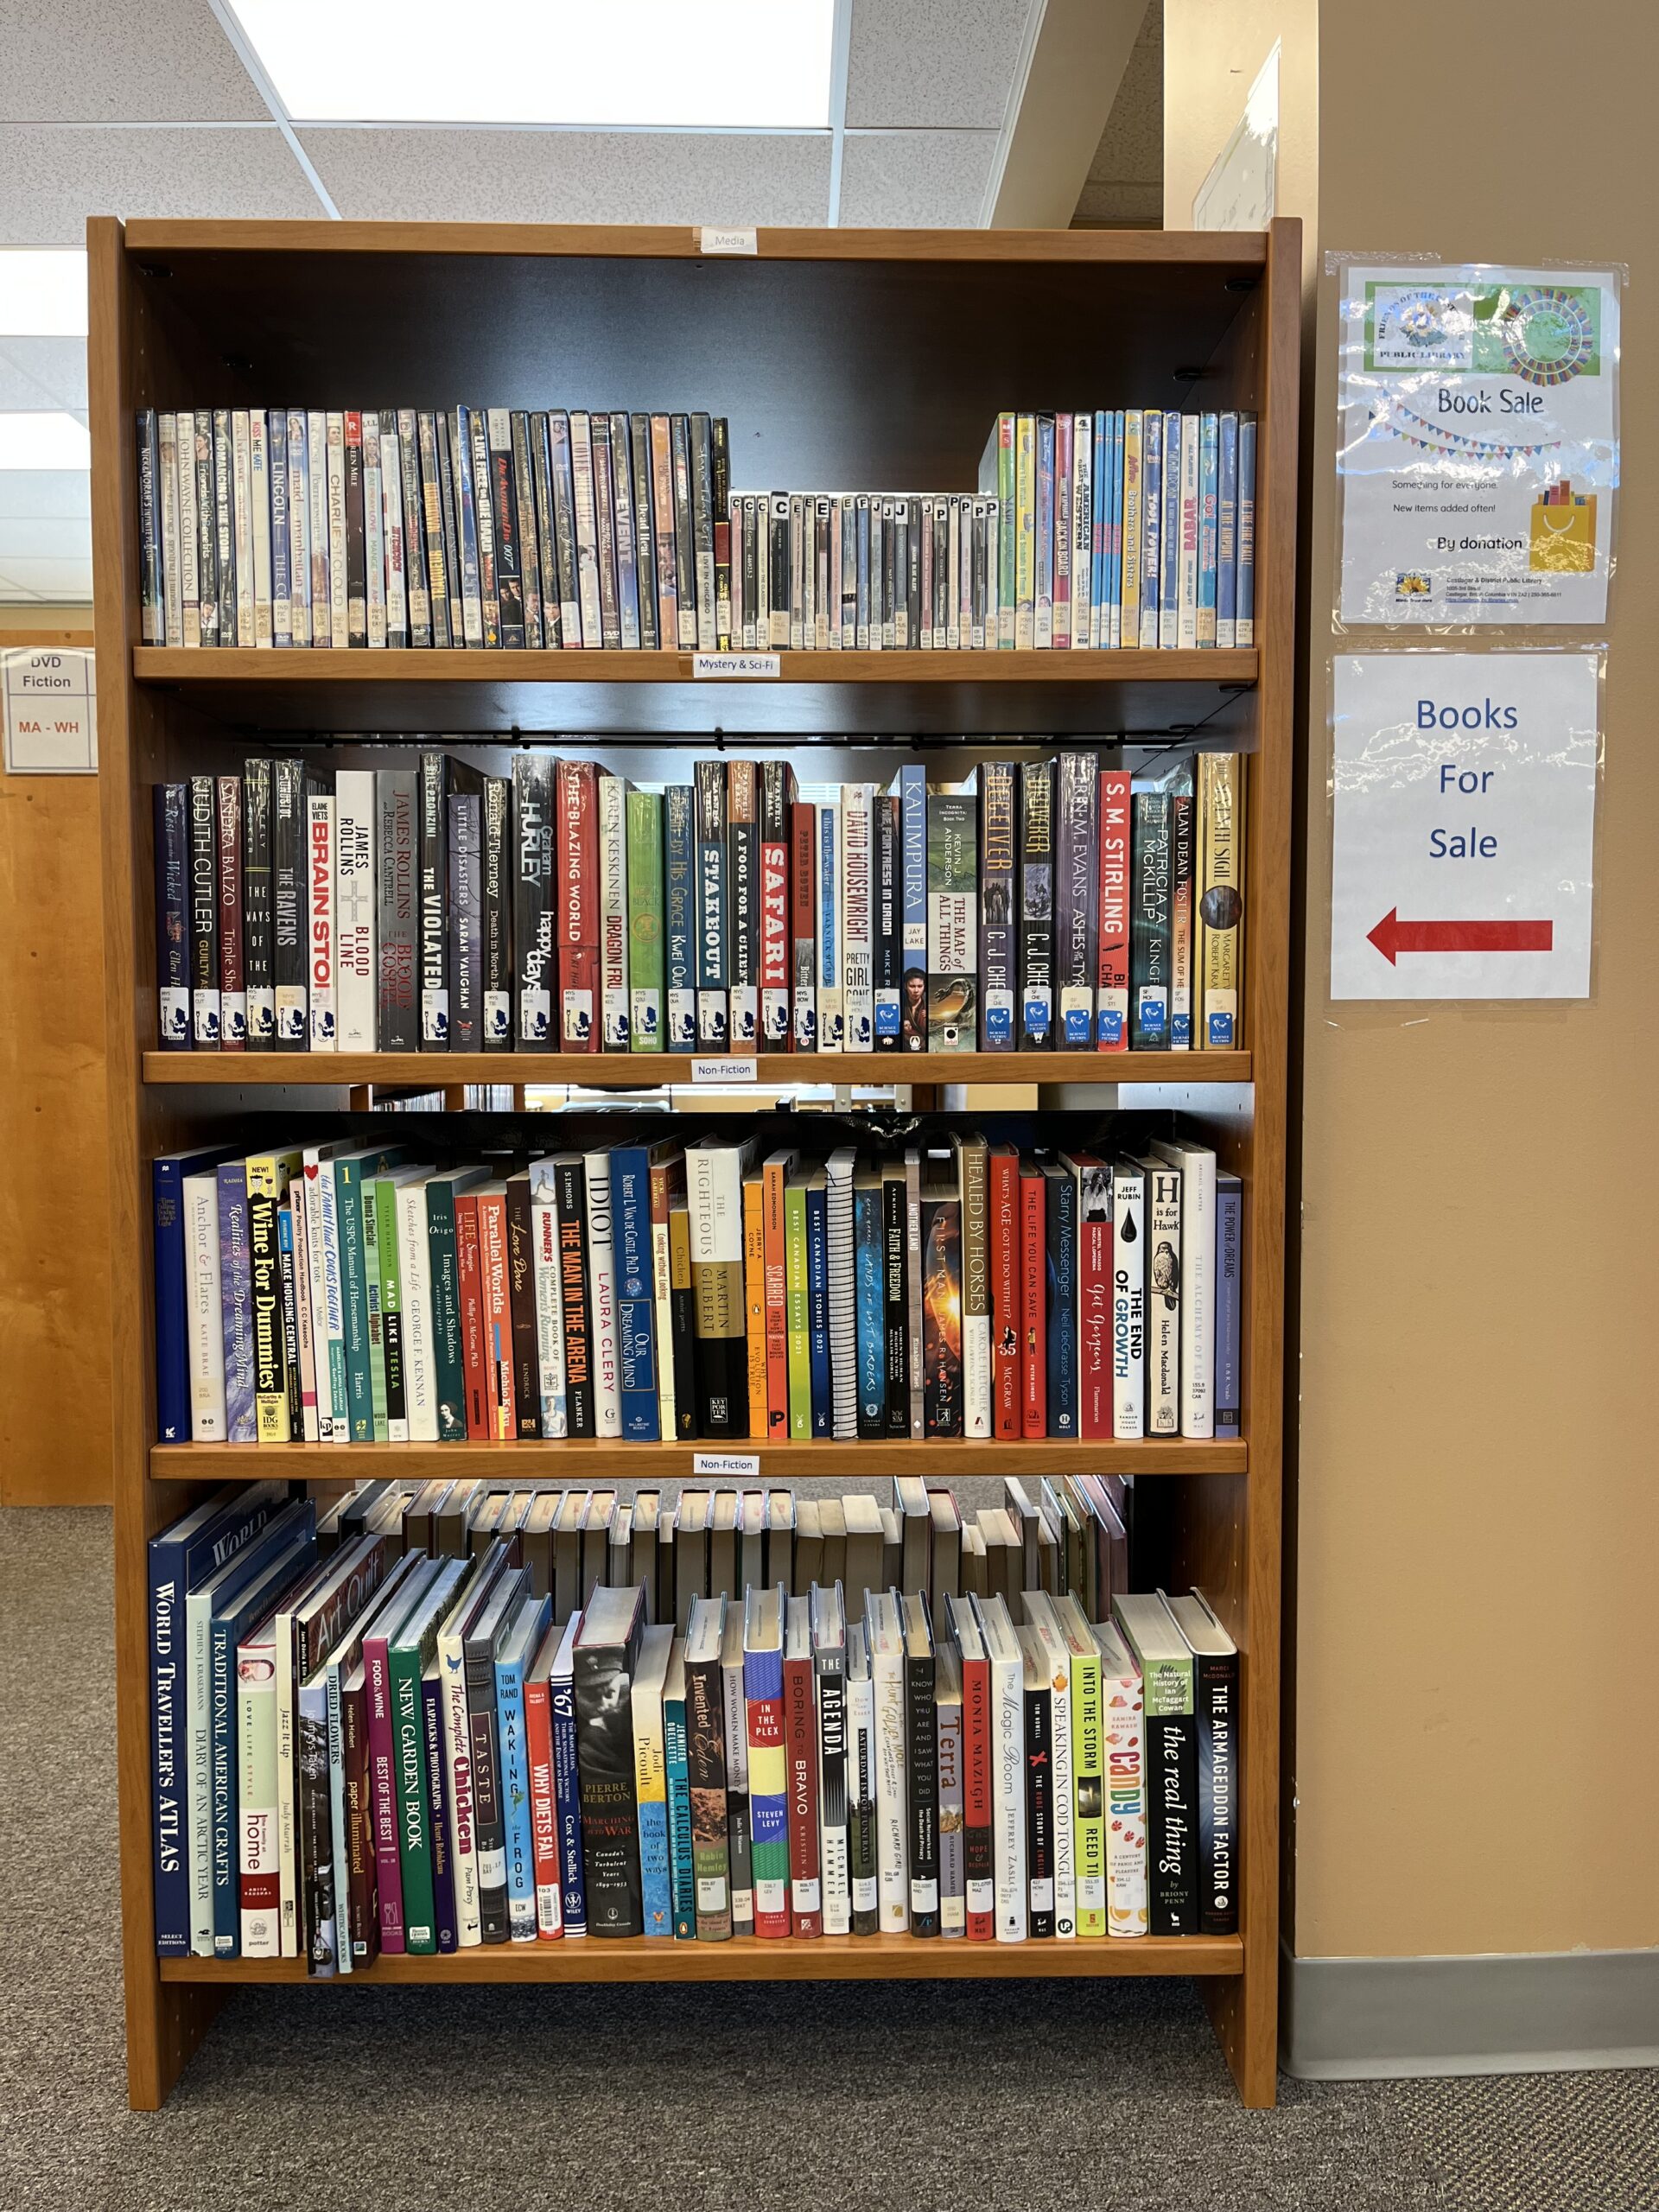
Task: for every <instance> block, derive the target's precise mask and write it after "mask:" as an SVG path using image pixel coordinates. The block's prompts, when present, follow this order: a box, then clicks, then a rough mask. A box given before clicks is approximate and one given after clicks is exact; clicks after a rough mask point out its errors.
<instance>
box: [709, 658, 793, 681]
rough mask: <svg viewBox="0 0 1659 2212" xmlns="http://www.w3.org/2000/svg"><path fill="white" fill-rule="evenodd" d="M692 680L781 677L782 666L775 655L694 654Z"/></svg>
mask: <svg viewBox="0 0 1659 2212" xmlns="http://www.w3.org/2000/svg"><path fill="white" fill-rule="evenodd" d="M691 674H692V677H693V679H694V680H695V679H696V678H698V677H710V676H713V677H732V676H750V677H753V676H761V677H764V676H781V675H782V674H783V664H782V662H781V661H780V660H779V657H778V655H777V654H776V653H696V654H694V655H693V657H692V661H691Z"/></svg>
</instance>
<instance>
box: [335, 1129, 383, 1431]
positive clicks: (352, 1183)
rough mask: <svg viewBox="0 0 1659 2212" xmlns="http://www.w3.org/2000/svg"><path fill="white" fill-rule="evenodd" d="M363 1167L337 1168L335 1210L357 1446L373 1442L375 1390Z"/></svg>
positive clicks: (350, 1411)
mask: <svg viewBox="0 0 1659 2212" xmlns="http://www.w3.org/2000/svg"><path fill="white" fill-rule="evenodd" d="M361 1170H362V1163H361V1162H360V1161H359V1160H336V1161H335V1163H334V1210H335V1218H336V1220H337V1221H338V1223H339V1224H340V1302H341V1305H342V1306H343V1308H344V1313H345V1338H346V1341H345V1352H346V1417H347V1419H348V1420H349V1421H350V1423H351V1427H350V1430H349V1433H350V1436H351V1440H352V1441H353V1444H371V1443H372V1442H373V1440H374V1390H373V1383H372V1378H371V1376H370V1373H369V1300H368V1281H367V1278H366V1277H365V1274H364V1272H363V1187H362V1173H361Z"/></svg>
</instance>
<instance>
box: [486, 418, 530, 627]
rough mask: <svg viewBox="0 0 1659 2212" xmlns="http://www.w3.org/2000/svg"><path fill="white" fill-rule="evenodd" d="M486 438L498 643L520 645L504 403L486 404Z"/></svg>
mask: <svg viewBox="0 0 1659 2212" xmlns="http://www.w3.org/2000/svg"><path fill="white" fill-rule="evenodd" d="M485 420H486V426H487V435H488V438H489V455H490V473H489V486H490V511H491V518H492V520H493V523H494V524H495V594H496V605H497V607H498V608H499V615H500V623H501V643H502V645H504V646H519V647H522V645H524V564H523V561H522V559H521V557H520V553H519V539H518V498H517V494H516V492H515V490H514V483H513V466H512V416H511V414H510V413H509V412H508V410H506V409H505V407H492V408H490V409H489V410H487V412H486V417H485Z"/></svg>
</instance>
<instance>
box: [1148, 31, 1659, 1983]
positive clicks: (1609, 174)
mask: <svg viewBox="0 0 1659 2212" xmlns="http://www.w3.org/2000/svg"><path fill="white" fill-rule="evenodd" d="M1315 16H1317V17H1318V19H1319V20H1318V23H1317V26H1316V25H1315V23H1314V20H1313V19H1314V17H1315ZM1384 27H1386V35H1379V34H1380V33H1382V32H1383V29H1384ZM1316 29H1317V39H1318V55H1317V68H1316V65H1315V59H1314V51H1313V41H1314V37H1315V34H1316ZM1275 33H1277V34H1279V35H1282V37H1283V39H1284V42H1285V79H1284V82H1285V102H1284V104H1285V109H1286V116H1285V124H1284V132H1285V137H1284V146H1283V153H1284V156H1285V158H1284V159H1283V161H1282V162H1281V172H1280V212H1281V213H1285V214H1300V215H1302V216H1303V217H1304V219H1305V220H1306V221H1307V222H1308V224H1309V227H1310V255H1309V260H1310V264H1312V265H1313V267H1319V268H1322V265H1323V260H1324V254H1325V251H1326V250H1327V249H1332V248H1334V249H1347V250H1355V249H1358V250H1361V251H1369V252H1383V251H1388V252H1407V251H1423V252H1433V253H1436V254H1440V255H1443V256H1444V257H1446V258H1448V259H1455V258H1460V257H1478V258H1480V259H1483V260H1491V261H1499V262H1502V261H1505V260H1509V261H1514V262H1523V263H1524V262H1536V261H1540V260H1545V261H1547V260H1550V259H1560V260H1577V261H1592V262H1598V263H1600V264H1605V263H1606V262H1607V261H1609V260H1615V261H1624V262H1626V263H1628V264H1629V265H1630V290H1629V293H1628V296H1627V299H1626V304H1625V321H1624V423H1623V429H1624V476H1625V480H1626V484H1627V486H1628V488H1627V489H1626V490H1625V491H1624V493H1623V494H1622V498H1621V505H1620V510H1619V514H1618V549H1617V550H1618V581H1617V583H1616V586H1615V590H1614V601H1613V606H1614V616H1615V619H1614V620H1613V621H1612V622H1611V624H1610V625H1609V626H1608V627H1607V630H1606V633H1605V634H1606V637H1607V639H1608V641H1609V643H1610V645H1611V653H1610V658H1609V664H1608V678H1607V683H1606V687H1605V751H1606V773H1605V787H1604V791H1603V795H1602V806H1601V819H1600V824H1599V840H1598V847H1597V874H1598V883H1597V893H1596V906H1597V912H1596V952H1595V969H1594V996H1593V998H1592V1000H1591V1001H1590V1002H1589V1003H1588V1004H1586V1005H1581V1006H1572V1007H1554V1008H1543V1007H1539V1008H1529V1007H1510V1008H1507V1009H1491V1010H1489V1009H1484V1008H1481V1007H1462V1008H1456V1007H1452V1008H1437V1007H1419V1008H1413V1007H1404V1008H1402V1007H1385V1006H1379V1007H1376V1008H1374V1009H1373V1008H1366V1007H1354V1006H1351V1005H1344V1006H1342V1007H1332V1005H1331V1003H1330V1002H1329V1001H1328V999H1327V996H1326V983H1327V972H1328V937H1329V911H1330V902H1329V880H1330V845H1329V836H1328V828H1327V818H1326V799H1325V762H1326V760H1327V757H1328V753H1327V740H1326V736H1325V724H1324V707H1323V702H1324V700H1325V683H1326V671H1327V667H1328V660H1329V653H1330V648H1331V643H1332V640H1331V635H1330V631H1329V625H1328V618H1327V617H1326V616H1325V614H1324V613H1323V612H1321V613H1319V617H1318V618H1317V619H1316V620H1313V625H1312V637H1311V639H1310V643H1309V647H1308V692H1309V696H1310V697H1311V698H1312V699H1313V701H1314V702H1315V709H1316V710H1315V713H1314V715H1313V718H1312V737H1311V747H1312V749H1311V753H1310V760H1311V762H1312V768H1313V772H1311V773H1310V776H1309V778H1308V784H1309V794H1308V803H1307V809H1306V840H1305V845H1304V851H1303V866H1304V869H1305V883H1306V977H1305V980H1306V1018H1305V1033H1304V1096H1303V1116H1304V1132H1303V1147H1304V1151H1303V1192H1302V1196H1303V1214H1302V1224H1301V1298H1300V1370H1301V1405H1300V1478H1299V1489H1300V1496H1299V1500H1298V1512H1297V1525H1298V1538H1297V1554H1298V1556H1297V1562H1296V1568H1295V1572H1296V1577H1297V1587H1296V1590H1295V1592H1294V1599H1293V1600H1292V1607H1293V1611H1294V1625H1295V1643H1296V1656H1295V1666H1296V1688H1295V1698H1294V1738H1293V1739H1292V1740H1291V1741H1290V1742H1289V1743H1288V1744H1287V1762H1288V1763H1289V1771H1290V1774H1291V1777H1292V1780H1293V1783H1294V1796H1295V1799H1296V1812H1295V1816H1294V1827H1293V1828H1292V1830H1291V1831H1290V1834H1291V1840H1292V1844H1293V1848H1294V1854H1295V1855H1294V1912H1293V1915H1292V1916H1291V1918H1290V1919H1289V1920H1288V1921H1287V1933H1288V1934H1289V1935H1290V1936H1291V1938H1292V1941H1293V1945H1294V1949H1295V1950H1296V1952H1297V1953H1298V1954H1299V1955H1301V1956H1303V1957H1340V1956H1364V1955H1375V1956H1404V1955H1414V1954H1435V1953H1440V1954H1452V1955H1466V1954H1472V1953H1480V1952H1527V1951H1566V1950H1570V1949H1573V1948H1576V1947H1580V1946H1582V1947H1585V1948H1590V1949H1624V1948H1641V1947H1646V1946H1651V1945H1655V1944H1659V1884H1656V1881H1655V1878H1654V1877H1655V1868H1656V1863H1659V1859H1656V1848H1655V1842H1654V1839H1655V1836H1656V1834H1659V1729H1656V1727H1655V1726H1654V1722H1653V1709H1654V1702H1655V1693H1656V1689H1659V1603H1656V1596H1655V1586H1656V1567H1659V1440H1656V1423H1655V1419H1654V1409H1653V1406H1652V1403H1651V1402H1650V1400H1649V1395H1648V1385H1649V1377H1650V1376H1651V1374H1652V1373H1653V1371H1654V1370H1655V1367H1656V1351H1659V1171H1656V1167H1655V1164H1654V1163H1655V1157H1656V1152H1659V1116H1656V1113H1655V1111H1654V1103H1655V1101H1656V1098H1659V989H1656V980H1655V979H1656V976H1659V902H1656V900H1655V899H1654V896H1653V893H1652V880H1653V868H1652V862H1651V859H1650V849H1651V844H1652V840H1653V837H1654V835H1655V824H1656V823H1659V744H1656V741H1655V739H1654V736H1653V715H1652V710H1651V702H1652V701H1653V700H1654V698H1655V697H1656V696H1659V626H1656V625H1655V623H1654V621H1653V619H1652V615H1651V612H1650V608H1651V603H1652V599H1653V594H1654V592H1655V588H1656V583H1659V546H1656V528H1659V423H1656V419H1655V416H1654V413H1653V410H1652V407H1651V405H1650V404H1648V403H1649V402H1650V400H1651V396H1652V393H1653V391H1654V389H1655V384H1654V376H1653V371H1652V368H1651V366H1650V365H1649V364H1650V363H1651V362H1652V360H1653V359H1655V357H1656V356H1655V349H1656V347H1659V203H1656V200H1655V196H1654V193H1653V187H1652V175H1651V167H1650V149H1651V143H1652V137H1653V120H1652V108H1651V86H1652V85H1653V83H1654V81H1655V74H1656V67H1659V30H1656V28H1655V19H1654V17H1653V16H1652V15H1651V13H1650V12H1649V10H1645V9H1643V8H1641V7H1639V6H1637V4H1636V0H1624V4H1622V5H1611V4H1610V5H1607V6H1605V7H1603V8H1588V9H1586V8H1578V9H1561V8H1559V7H1555V6H1551V5H1546V4H1544V0H1511V3H1510V4H1506V5H1504V6H1502V7H1499V6H1497V4H1495V0H1483V4H1479V5H1470V6H1466V7H1463V8H1458V7H1449V6H1447V5H1446V4H1445V0H1435V3H1434V4H1427V0H1395V4H1394V5H1393V6H1391V7H1390V8H1389V10H1387V12H1386V15H1385V16H1379V15H1378V14H1377V12H1376V10H1370V9H1365V8H1360V7H1357V6H1355V5H1353V4H1352V0H1331V4H1327V5H1325V6H1324V7H1322V8H1321V7H1317V6H1315V5H1313V4H1311V3H1310V0H1300V4H1293V0H1284V4H1282V5H1280V6H1274V5H1273V4H1271V0H1246V4H1238V5H1232V6H1229V7H1226V8H1222V7H1219V6H1217V5H1215V4H1213V0H1166V32H1165V45H1166V120H1165V146H1166V156H1165V160H1166V210H1167V215H1166V219H1167V220H1168V221H1169V222H1170V223H1171V224H1172V225H1174V224H1177V223H1179V222H1180V221H1182V220H1183V219H1185V217H1186V212H1187V211H1188V210H1189V209H1190V207H1191V204H1192V192H1193V190H1194V188H1196V185H1197V184H1198V181H1200V180H1201V179H1202V177H1203V175H1204V174H1205V170H1206V169H1207V168H1208V167H1209V164H1210V162H1211V160H1212V159H1213V156H1214V154H1215V151H1216V149H1217V147H1218V146H1219V145H1220V143H1222V140H1223V139H1224V137H1225V135H1226V132H1227V131H1228V130H1230V128H1231V126H1232V124H1233V122H1234V121H1235V120H1236V115H1237V111H1238V108H1239V106H1240V105H1241V104H1242V101H1243V92H1244V90H1245V89H1246V88H1247V87H1248V86H1249V83H1250V81H1251V79H1252V77H1253V76H1254V74H1255V69H1256V68H1257V67H1259V65H1260V62H1261V60H1262V57H1263V55H1264V54H1265V53H1266V51H1267V49H1268V47H1269V46H1270V44H1271V42H1272V39H1273V37H1274V35H1275ZM1315 103H1317V125H1315V117H1314V107H1315ZM1310 143H1313V144H1315V145H1316V147H1317V159H1316V161H1314V162H1310V160H1309V158H1308V150H1307V149H1308V147H1309V145H1310ZM1316 178H1317V193H1316V192H1315V180H1316ZM1315 246H1317V252H1315V251H1313V249H1314V247H1315ZM1332 328H1333V325H1332V316H1331V310H1330V301H1329V297H1328V295H1327V292H1326V290H1325V289H1321V290H1320V292H1319V312H1318V352H1317V365H1316V369H1315V378H1316V381H1315V385H1314V388H1313V410H1312V414H1311V416H1310V423H1309V427H1310V431H1311V436H1310V439H1309V440H1308V441H1307V442H1306V444H1305V452H1306V454H1307V457H1308V467H1309V470H1310V479H1309V480H1310V485H1311V496H1312V513H1311V527H1308V563H1307V565H1308V567H1309V569H1310V572H1311V586H1310V589H1311V595H1310V599H1309V602H1308V603H1309V605H1310V606H1311V607H1313V608H1315V609H1319V610H1325V609H1328V608H1329V607H1330V605H1331V601H1332V585H1331V579H1332V558H1333V554H1334V550H1335V549H1334V529H1333V523H1332V499H1331V496H1330V486H1331V481H1332V465H1333V445H1334V407H1335V377H1334V365H1333V364H1334V348H1333V340H1332ZM1307 521H1308V518H1305V526H1306V524H1307ZM1293 1364H1294V1362H1293Z"/></svg>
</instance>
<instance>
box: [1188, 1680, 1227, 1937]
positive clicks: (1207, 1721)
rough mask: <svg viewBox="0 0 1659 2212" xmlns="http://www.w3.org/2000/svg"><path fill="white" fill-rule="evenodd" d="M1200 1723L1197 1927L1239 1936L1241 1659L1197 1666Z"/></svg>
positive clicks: (1210, 1933)
mask: <svg viewBox="0 0 1659 2212" xmlns="http://www.w3.org/2000/svg"><path fill="white" fill-rule="evenodd" d="M1192 1669H1193V1683H1192V1694H1193V1702H1194V1705H1195V1707H1197V1719H1198V1883H1199V1889H1198V1928H1199V1932H1200V1933H1201V1934H1202V1935H1205V1936H1235V1935H1236V1934H1237V1932H1238V1888H1237V1867H1238V1654H1237V1653H1236V1651H1226V1652H1215V1653H1200V1654H1198V1656H1195V1658H1194V1660H1193V1662H1192Z"/></svg>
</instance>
